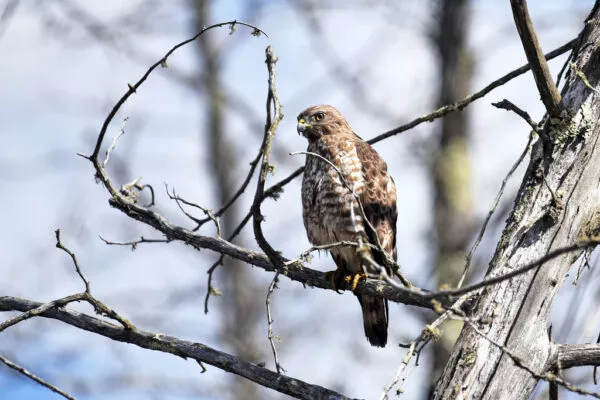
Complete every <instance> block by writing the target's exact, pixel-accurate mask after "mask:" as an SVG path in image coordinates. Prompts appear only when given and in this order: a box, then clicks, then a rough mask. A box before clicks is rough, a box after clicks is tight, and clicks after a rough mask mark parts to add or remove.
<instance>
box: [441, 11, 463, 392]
mask: <svg viewBox="0 0 600 400" xmlns="http://www.w3.org/2000/svg"><path fill="white" fill-rule="evenodd" d="M468 5H469V1H468V0H444V1H443V2H441V3H439V11H438V23H437V26H436V28H435V29H436V33H435V35H434V38H435V45H436V47H437V49H438V60H439V75H440V86H439V95H438V96H439V97H438V102H437V104H438V107H442V106H443V105H445V104H451V103H454V102H456V101H458V100H460V99H462V98H465V97H466V96H467V95H468V94H469V89H470V84H469V81H470V77H471V74H472V58H471V56H470V54H469V51H468V49H467V45H466V36H467V26H468V20H469V18H468V12H469V9H468ZM468 123H469V118H468V110H464V111H462V112H459V113H453V114H450V115H448V116H447V117H446V118H444V119H442V120H441V121H440V125H439V129H440V132H439V137H438V140H439V143H438V150H437V153H436V154H435V158H434V160H433V162H432V164H431V176H432V177H433V191H434V196H435V201H434V216H435V224H434V230H435V237H436V238H437V241H436V243H437V258H436V260H435V264H434V265H435V268H436V272H437V277H438V279H437V280H438V287H439V286H442V285H448V286H450V287H455V286H456V284H457V282H458V280H459V279H460V276H461V274H462V271H463V268H464V260H465V249H466V248H467V246H468V245H469V240H470V238H471V233H472V232H473V229H472V228H473V213H472V210H473V207H472V201H473V200H472V196H471V190H470V182H471V179H470V178H471V176H470V175H471V174H470V172H471V165H470V160H469V151H468V150H469V147H468V141H469V126H468ZM461 327H462V324H461V323H459V322H458V321H447V322H446V323H444V325H443V328H442V335H441V337H440V340H438V341H436V342H435V344H434V349H433V366H432V367H433V371H432V375H431V376H432V382H431V384H432V385H434V384H435V380H437V378H438V377H439V376H440V374H441V372H442V370H443V369H444V366H445V365H446V362H447V361H448V357H449V356H450V351H451V350H452V346H453V345H454V342H455V341H456V338H457V336H458V333H459V332H460V329H461Z"/></svg>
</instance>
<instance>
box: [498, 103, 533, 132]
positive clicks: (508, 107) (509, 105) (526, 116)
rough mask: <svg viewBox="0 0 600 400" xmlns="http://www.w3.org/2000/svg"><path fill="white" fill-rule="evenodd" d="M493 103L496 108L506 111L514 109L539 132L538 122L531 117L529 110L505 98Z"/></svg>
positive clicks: (513, 110)
mask: <svg viewBox="0 0 600 400" xmlns="http://www.w3.org/2000/svg"><path fill="white" fill-rule="evenodd" d="M492 105H493V106H494V107H496V108H501V109H503V110H506V111H512V112H514V113H515V114H517V115H518V116H519V117H521V118H523V120H524V121H525V122H527V124H528V125H529V126H530V127H531V129H533V130H534V132H539V128H538V123H537V122H535V121H534V120H532V119H531V117H530V116H529V114H528V113H527V111H524V110H521V109H520V108H519V107H517V106H516V105H514V104H513V103H512V102H510V101H508V100H506V99H504V100H502V101H499V102H497V103H492Z"/></svg>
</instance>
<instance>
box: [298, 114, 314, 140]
mask: <svg viewBox="0 0 600 400" xmlns="http://www.w3.org/2000/svg"><path fill="white" fill-rule="evenodd" d="M310 127H311V125H310V124H307V123H306V121H305V120H304V118H300V119H299V120H298V125H296V130H297V131H298V135H302V136H304V132H305V131H306V130H307V129H309V128H310Z"/></svg>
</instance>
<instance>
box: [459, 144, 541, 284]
mask: <svg viewBox="0 0 600 400" xmlns="http://www.w3.org/2000/svg"><path fill="white" fill-rule="evenodd" d="M532 142H533V134H530V135H529V140H528V141H527V144H526V145H525V149H523V152H522V153H521V155H520V156H519V158H518V159H517V161H515V163H514V164H513V165H512V167H511V168H510V170H509V171H508V173H507V174H506V176H505V177H504V179H503V180H502V183H501V184H500V189H499V190H498V194H496V198H495V199H494V203H493V204H492V207H491V208H490V210H489V211H488V214H487V216H486V217H485V221H483V225H482V226H481V229H480V230H479V234H478V235H477V239H475V243H473V246H472V247H471V250H469V254H467V258H466V262H465V268H464V269H463V272H462V275H461V277H460V279H459V281H458V284H457V285H456V287H458V288H460V287H461V286H462V285H463V283H464V281H465V279H466V277H467V273H468V272H469V268H470V267H471V262H472V261H473V256H474V255H475V251H476V250H477V247H479V244H480V243H481V240H482V239H483V235H484V234H485V231H486V229H487V226H488V224H489V223H490V220H491V219H492V215H494V212H496V208H497V207H498V204H499V203H500V199H501V198H502V195H503V194H504V189H505V188H506V184H507V183H508V180H509V179H510V177H511V176H512V175H513V174H514V173H515V171H516V170H517V168H518V167H519V165H521V163H522V162H523V160H524V159H525V156H526V155H527V154H528V153H529V150H530V148H531V143H532Z"/></svg>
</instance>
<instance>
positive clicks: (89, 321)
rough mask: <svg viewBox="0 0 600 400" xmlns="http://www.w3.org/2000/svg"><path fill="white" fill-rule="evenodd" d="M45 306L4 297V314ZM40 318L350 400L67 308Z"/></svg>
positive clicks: (0, 307)
mask: <svg viewBox="0 0 600 400" xmlns="http://www.w3.org/2000/svg"><path fill="white" fill-rule="evenodd" d="M42 305H43V304H42V303H38V302H34V301H30V300H26V299H21V298H17V297H11V296H2V297H0V311H21V312H27V311H30V310H34V309H36V308H39V307H41V306H42ZM40 316H43V317H46V318H52V319H56V320H59V321H62V322H65V323H67V324H69V325H72V326H74V327H77V328H79V329H83V330H86V331H88V332H92V333H96V334H98V335H101V336H104V337H107V338H110V339H112V340H116V341H119V342H124V343H131V344H135V345H136V346H139V347H142V348H145V349H150V350H156V351H161V352H163V353H170V354H174V355H176V356H179V357H182V358H184V359H186V358H193V359H194V360H197V361H200V362H204V363H207V364H210V365H213V366H215V367H217V368H220V369H223V370H225V371H227V372H231V373H233V374H236V375H239V376H242V377H244V378H247V379H249V380H251V381H253V382H256V383H258V384H259V385H262V386H264V387H268V388H270V389H273V390H276V391H278V392H280V393H284V394H287V395H290V396H293V397H295V398H299V399H339V400H344V399H347V397H345V396H344V395H342V394H340V393H337V392H334V391H332V390H329V389H326V388H324V387H321V386H317V385H313V384H310V383H307V382H304V381H301V380H299V379H294V378H291V377H287V376H285V375H280V374H277V373H276V372H273V371H271V370H268V369H266V368H261V367H259V366H257V365H254V364H251V363H249V362H246V361H243V360H241V359H239V358H237V357H234V356H232V355H230V354H227V353H223V352H221V351H218V350H215V349H212V348H210V347H208V346H206V345H204V344H201V343H194V342H190V341H187V340H182V339H179V338H176V337H173V336H165V335H163V334H160V333H154V332H147V331H142V330H135V331H132V330H127V329H124V328H123V327H121V326H118V325H114V324H111V323H109V322H106V321H103V320H101V319H98V318H95V317H92V316H90V315H87V314H84V313H80V312H78V311H75V310H71V309H66V308H52V309H48V310H46V311H44V312H43V313H41V314H40Z"/></svg>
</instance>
